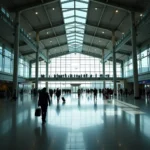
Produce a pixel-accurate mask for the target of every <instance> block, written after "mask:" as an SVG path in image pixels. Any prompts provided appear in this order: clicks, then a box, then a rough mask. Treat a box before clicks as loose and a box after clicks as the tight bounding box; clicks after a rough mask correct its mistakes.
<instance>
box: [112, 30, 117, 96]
mask: <svg viewBox="0 0 150 150" xmlns="http://www.w3.org/2000/svg"><path fill="white" fill-rule="evenodd" d="M112 45H113V47H112V48H113V83H114V95H116V92H117V84H116V53H115V31H112Z"/></svg>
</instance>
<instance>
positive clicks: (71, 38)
mask: <svg viewBox="0 0 150 150" xmlns="http://www.w3.org/2000/svg"><path fill="white" fill-rule="evenodd" d="M67 39H68V40H73V39H75V37H74V36H72V37H68V38H67Z"/></svg>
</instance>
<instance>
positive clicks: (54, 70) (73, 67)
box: [43, 54, 121, 77]
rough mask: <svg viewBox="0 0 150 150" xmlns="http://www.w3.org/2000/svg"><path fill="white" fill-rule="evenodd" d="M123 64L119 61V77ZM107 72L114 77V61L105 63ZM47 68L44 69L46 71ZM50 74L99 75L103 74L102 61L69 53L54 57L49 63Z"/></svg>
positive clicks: (52, 75)
mask: <svg viewBox="0 0 150 150" xmlns="http://www.w3.org/2000/svg"><path fill="white" fill-rule="evenodd" d="M120 67H121V65H120V64H118V63H117V77H121V68H120ZM105 68H106V73H105V74H108V75H109V77H113V69H112V68H113V63H112V62H111V61H108V62H107V63H106V64H105ZM45 71H46V70H43V72H45ZM48 74H49V76H51V77H54V75H57V74H58V75H67V76H68V75H70V74H72V75H73V76H74V75H82V76H83V77H84V75H86V74H87V76H88V77H90V76H91V75H92V77H99V76H100V74H103V70H102V63H101V60H100V59H98V58H94V57H90V56H86V55H82V54H68V55H65V56H61V57H59V58H53V59H52V60H51V63H50V64H49V73H48Z"/></svg>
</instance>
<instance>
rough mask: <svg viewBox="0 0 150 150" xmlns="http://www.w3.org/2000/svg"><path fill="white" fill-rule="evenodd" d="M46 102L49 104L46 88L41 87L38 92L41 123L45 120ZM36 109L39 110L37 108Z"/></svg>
mask: <svg viewBox="0 0 150 150" xmlns="http://www.w3.org/2000/svg"><path fill="white" fill-rule="evenodd" d="M48 104H49V105H50V99H49V95H48V93H47V92H46V88H43V89H42V90H41V91H40V93H39V101H38V106H40V107H41V113H42V123H43V124H44V123H45V122H46V113H47V106H48ZM37 109H38V108H37ZM37 111H39V110H37Z"/></svg>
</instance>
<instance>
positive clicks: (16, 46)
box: [13, 12, 20, 100]
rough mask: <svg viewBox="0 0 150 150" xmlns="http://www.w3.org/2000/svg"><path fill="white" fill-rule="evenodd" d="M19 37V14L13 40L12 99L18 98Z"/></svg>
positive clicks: (17, 14)
mask: <svg viewBox="0 0 150 150" xmlns="http://www.w3.org/2000/svg"><path fill="white" fill-rule="evenodd" d="M19 36H20V13H19V12H17V13H16V18H15V36H14V38H15V40H14V67H13V69H14V70H13V99H14V100H16V99H17V97H18V68H19V66H18V64H19V61H18V60H19Z"/></svg>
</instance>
